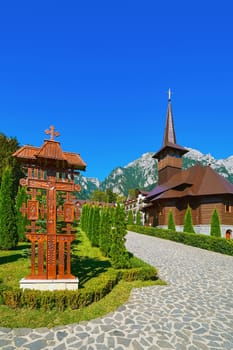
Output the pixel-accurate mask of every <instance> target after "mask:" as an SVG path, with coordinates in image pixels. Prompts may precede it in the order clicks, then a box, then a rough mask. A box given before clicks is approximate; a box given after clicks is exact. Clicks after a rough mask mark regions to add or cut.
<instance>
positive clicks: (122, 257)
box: [110, 202, 129, 269]
mask: <svg viewBox="0 0 233 350" xmlns="http://www.w3.org/2000/svg"><path fill="white" fill-rule="evenodd" d="M126 226H127V225H126V214H125V209H124V207H123V206H121V205H120V203H119V202H118V203H117V206H116V209H115V216H114V228H113V233H112V246H111V251H110V258H111V262H112V265H113V267H114V268H117V269H119V268H127V267H128V266H129V253H128V251H127V250H126V248H125V235H126V233H127V230H126Z"/></svg>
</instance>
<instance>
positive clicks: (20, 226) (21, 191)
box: [15, 186, 28, 242]
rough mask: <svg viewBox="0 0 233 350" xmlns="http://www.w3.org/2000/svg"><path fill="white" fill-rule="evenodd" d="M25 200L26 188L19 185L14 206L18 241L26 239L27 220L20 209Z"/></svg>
mask: <svg viewBox="0 0 233 350" xmlns="http://www.w3.org/2000/svg"><path fill="white" fill-rule="evenodd" d="M26 202H27V194H26V188H25V187H24V186H19V188H18V193H17V196H16V200H15V208H16V225H17V232H18V237H19V241H20V242H24V241H26V240H27V238H26V235H25V233H26V225H27V224H28V220H27V218H26V216H25V217H24V216H23V215H22V213H21V211H20V209H21V207H22V204H23V203H26Z"/></svg>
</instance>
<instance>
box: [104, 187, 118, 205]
mask: <svg viewBox="0 0 233 350" xmlns="http://www.w3.org/2000/svg"><path fill="white" fill-rule="evenodd" d="M106 196H107V199H108V203H116V201H117V194H116V193H114V192H113V191H112V190H111V189H110V188H107V189H106Z"/></svg>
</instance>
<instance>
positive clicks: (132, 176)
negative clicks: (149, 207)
mask: <svg viewBox="0 0 233 350" xmlns="http://www.w3.org/2000/svg"><path fill="white" fill-rule="evenodd" d="M187 149H188V150H189V152H188V153H186V154H185V155H184V156H183V168H184V169H187V168H190V167H191V166H193V165H195V164H197V163H201V164H203V165H208V164H209V165H210V166H211V167H212V168H213V169H215V170H216V171H217V172H218V173H219V174H220V175H222V176H224V177H225V178H226V179H227V180H228V181H230V182H231V183H233V156H230V157H229V158H226V159H219V160H217V159H215V158H213V157H212V156H211V155H210V154H202V153H201V152H200V151H198V150H195V149H191V148H187ZM153 154H154V152H148V153H144V154H143V155H142V156H141V157H140V158H139V159H136V160H134V161H133V162H131V163H129V164H127V165H126V166H124V167H118V168H115V169H114V170H112V172H111V173H110V174H109V175H108V176H107V177H106V179H105V180H104V181H103V182H101V183H100V181H99V180H98V179H96V178H86V177H85V176H82V175H79V177H78V179H77V182H78V183H80V185H81V187H82V191H81V192H80V194H79V195H78V197H79V198H82V199H86V198H88V197H89V196H90V195H91V193H92V192H93V191H94V190H96V189H99V190H101V191H105V190H106V189H107V188H110V189H111V190H112V191H113V192H115V193H117V194H119V195H124V196H127V194H128V190H129V189H136V188H138V189H141V190H145V191H150V190H152V189H153V187H155V185H156V184H157V180H158V171H157V160H156V159H154V158H152V155H153Z"/></svg>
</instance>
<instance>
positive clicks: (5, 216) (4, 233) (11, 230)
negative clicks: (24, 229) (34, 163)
mask: <svg viewBox="0 0 233 350" xmlns="http://www.w3.org/2000/svg"><path fill="white" fill-rule="evenodd" d="M13 193H14V189H13V175H12V168H11V167H9V166H7V167H6V168H5V170H4V172H3V175H2V183H1V188H0V249H12V248H15V247H16V246H17V243H18V235H17V226H16V215H15V202H14V195H13Z"/></svg>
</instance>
